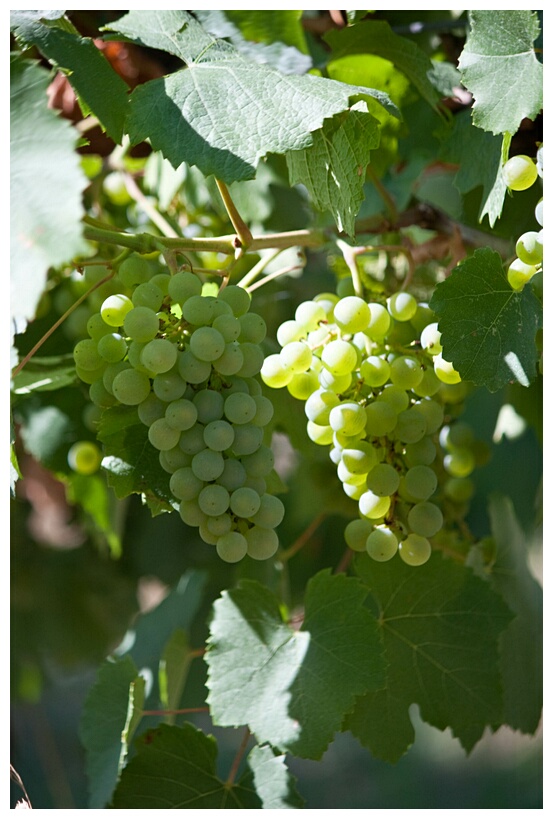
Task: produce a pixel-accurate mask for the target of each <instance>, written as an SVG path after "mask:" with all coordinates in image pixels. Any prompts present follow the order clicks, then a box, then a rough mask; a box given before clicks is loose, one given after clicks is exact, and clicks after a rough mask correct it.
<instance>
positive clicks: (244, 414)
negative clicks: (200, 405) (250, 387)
mask: <svg viewBox="0 0 553 819" xmlns="http://www.w3.org/2000/svg"><path fill="white" fill-rule="evenodd" d="M224 413H225V416H226V418H227V420H229V421H230V422H231V424H247V423H249V422H250V421H252V420H253V419H254V418H255V415H256V413H257V404H256V403H255V400H254V398H252V396H251V395H248V394H247V393H241V392H235V393H233V394H232V395H229V396H228V398H226V399H225V403H224Z"/></svg>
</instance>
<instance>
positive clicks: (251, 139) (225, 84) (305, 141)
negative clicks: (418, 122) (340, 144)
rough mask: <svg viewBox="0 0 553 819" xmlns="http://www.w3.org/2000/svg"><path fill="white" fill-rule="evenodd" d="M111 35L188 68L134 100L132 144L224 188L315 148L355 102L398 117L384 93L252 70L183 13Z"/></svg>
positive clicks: (127, 22) (125, 22)
mask: <svg viewBox="0 0 553 819" xmlns="http://www.w3.org/2000/svg"><path fill="white" fill-rule="evenodd" d="M111 28H112V29H115V30H116V31H118V32H120V33H121V34H123V35H124V36H126V37H129V38H131V39H134V40H135V41H137V42H139V43H141V44H143V45H147V46H150V47H153V48H161V49H164V50H167V51H169V52H170V53H172V54H175V55H176V56H177V57H179V58H180V59H182V60H183V61H184V62H185V63H186V66H187V67H186V68H185V69H183V70H181V71H177V72H176V73H174V74H171V75H170V76H168V77H164V78H162V79H159V80H152V81H151V82H148V83H145V84H144V85H142V86H139V87H138V88H137V89H136V90H135V91H134V92H133V94H132V96H131V114H130V119H129V123H128V131H129V135H130V137H131V140H132V142H134V143H138V142H141V141H143V140H145V139H148V140H150V142H151V144H152V147H153V148H154V150H160V151H161V152H162V153H163V155H164V156H165V157H166V158H167V159H169V160H170V162H171V163H172V164H173V165H174V166H175V167H178V166H179V165H180V164H181V163H182V162H184V161H185V162H187V163H188V164H189V165H197V166H198V168H199V169H200V170H201V171H202V173H204V174H205V175H206V176H209V175H211V174H214V175H215V176H217V177H219V178H220V179H222V180H223V181H225V182H228V183H230V182H235V181H239V180H242V179H252V178H254V176H255V171H256V167H257V165H258V163H259V161H260V160H261V159H262V158H263V157H265V156H266V155H267V154H269V153H277V154H284V153H287V152H288V151H297V150H301V149H304V148H307V147H309V146H310V145H312V144H313V138H312V135H311V132H312V131H316V130H318V129H319V128H322V126H323V123H324V120H325V119H327V118H329V117H332V116H334V115H335V114H338V113H340V112H342V111H345V110H346V109H348V108H349V105H350V98H352V97H363V98H368V97H370V98H374V99H376V100H377V101H378V102H379V103H380V104H381V105H383V106H385V107H386V108H387V109H388V110H389V111H390V112H391V113H393V114H394V115H396V116H397V115H398V112H397V109H396V108H395V106H394V105H393V104H392V102H391V101H390V99H389V97H388V96H387V94H385V93H383V92H380V91H376V90H374V89H370V88H365V87H358V86H349V85H345V84H342V83H339V82H335V81H333V80H327V79H324V78H322V77H318V76H314V75H311V74H309V75H305V76H296V75H285V74H281V73H280V72H278V71H276V70H275V69H273V68H272V67H270V66H267V65H260V64H258V63H254V62H251V61H249V60H247V59H245V58H244V57H242V56H241V54H240V53H239V52H238V51H236V50H235V49H234V48H233V47H232V46H231V45H229V44H228V43H226V42H224V41H222V40H216V39H214V38H213V37H211V35H209V34H208V33H207V32H206V31H205V29H203V28H202V26H201V25H200V24H199V23H198V22H197V21H196V20H195V19H194V18H193V17H192V16H191V15H190V14H188V13H187V12H184V11H183V12H176V11H170V12H169V11H167V12H165V11H163V12H139V11H132V12H130V13H129V14H127V15H125V16H124V17H122V18H121V19H120V20H118V21H117V22H116V23H115V24H113V25H112V27H111Z"/></svg>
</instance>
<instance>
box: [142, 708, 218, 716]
mask: <svg viewBox="0 0 553 819" xmlns="http://www.w3.org/2000/svg"><path fill="white" fill-rule="evenodd" d="M205 712H209V708H208V707H207V706H202V707H201V708H200V707H198V708H161V709H159V710H157V711H156V710H153V711H141V712H140V713H141V714H142V716H143V717H166V716H169V715H170V714H200V713H205Z"/></svg>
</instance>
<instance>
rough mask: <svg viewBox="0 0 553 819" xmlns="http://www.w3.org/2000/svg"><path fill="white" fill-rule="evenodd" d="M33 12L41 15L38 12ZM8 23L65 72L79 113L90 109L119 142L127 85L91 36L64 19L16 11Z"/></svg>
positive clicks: (125, 112) (20, 36) (110, 134)
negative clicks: (78, 105)
mask: <svg viewBox="0 0 553 819" xmlns="http://www.w3.org/2000/svg"><path fill="white" fill-rule="evenodd" d="M54 13H55V14H57V12H54ZM36 14H37V15H40V17H41V18H42V17H43V13H42V12H37V13H36ZM44 14H47V12H45V13H44ZM12 27H13V28H14V29H15V32H14V33H15V35H16V36H17V37H18V39H20V40H23V41H24V42H25V43H28V44H30V45H34V46H36V47H37V48H38V49H39V51H40V52H41V53H42V54H43V55H44V56H45V57H46V58H47V59H48V60H49V62H50V63H52V65H54V66H57V67H59V68H60V70H61V71H63V72H65V73H66V74H67V77H68V80H69V82H70V83H71V85H72V87H73V89H74V90H75V93H76V94H77V95H78V98H79V102H80V104H81V109H82V111H83V114H84V115H85V116H87V115H88V114H89V113H93V114H94V116H95V117H96V118H97V119H98V121H99V123H100V125H101V126H102V128H103V129H104V130H105V131H106V133H107V134H108V135H109V136H110V137H111V138H112V139H113V140H114V142H120V141H121V139H122V137H123V133H124V123H125V117H126V115H127V108H128V102H129V100H128V91H129V88H128V86H127V84H126V83H125V81H124V80H123V79H122V78H121V77H120V76H119V74H117V73H116V72H115V71H114V69H113V68H112V67H111V66H110V64H109V62H108V61H107V60H106V58H105V57H104V55H103V54H102V52H101V51H100V50H99V49H98V48H97V46H96V45H94V42H93V40H91V39H90V38H89V37H81V35H80V34H79V32H78V31H77V30H76V29H75V28H74V26H73V25H72V24H71V23H70V22H69V20H67V19H61V20H57V21H56V22H52V21H51V20H49V19H48V18H47V19H46V21H45V20H44V19H32V18H31V17H30V16H29V15H28V14H27V13H25V14H19V13H16V14H15V15H12Z"/></svg>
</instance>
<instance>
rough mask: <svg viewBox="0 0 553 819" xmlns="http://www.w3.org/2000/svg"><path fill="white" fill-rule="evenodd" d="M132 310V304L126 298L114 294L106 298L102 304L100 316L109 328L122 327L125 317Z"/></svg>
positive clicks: (119, 294) (120, 294)
mask: <svg viewBox="0 0 553 819" xmlns="http://www.w3.org/2000/svg"><path fill="white" fill-rule="evenodd" d="M132 309H133V303H132V301H131V300H130V299H129V297H128V296H124V295H123V294H122V293H116V294H114V295H112V296H108V297H107V299H105V301H104V302H103V303H102V307H101V308H100V314H101V316H102V319H103V320H104V322H105V323H106V324H109V326H110V327H122V325H123V322H124V320H125V316H126V315H127V313H129V312H130V311H131V310H132Z"/></svg>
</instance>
